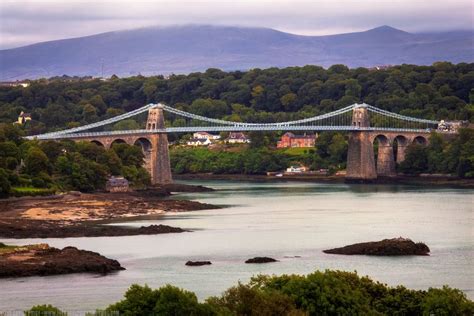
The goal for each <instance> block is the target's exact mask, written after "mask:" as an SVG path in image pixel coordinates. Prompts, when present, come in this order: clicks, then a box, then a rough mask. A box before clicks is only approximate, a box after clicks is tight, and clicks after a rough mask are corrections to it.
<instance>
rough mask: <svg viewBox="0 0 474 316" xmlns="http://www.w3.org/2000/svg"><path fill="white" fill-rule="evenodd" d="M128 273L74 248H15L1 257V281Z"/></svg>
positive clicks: (108, 262)
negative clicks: (7, 279) (68, 275)
mask: <svg viewBox="0 0 474 316" xmlns="http://www.w3.org/2000/svg"><path fill="white" fill-rule="evenodd" d="M119 270H125V268H123V267H122V266H121V265H120V263H119V262H118V261H117V260H113V259H109V258H106V257H104V256H102V255H100V254H98V253H96V252H92V251H87V250H80V249H77V248H75V247H65V248H63V249H58V248H53V247H49V246H48V245H47V244H40V245H30V246H22V247H16V248H14V249H12V250H10V251H8V252H4V253H2V254H1V255H0V278H8V277H27V276H46V275H55V274H69V273H80V272H88V273H100V274H107V273H110V272H113V271H119Z"/></svg>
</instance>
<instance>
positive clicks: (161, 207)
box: [0, 189, 217, 238]
mask: <svg viewBox="0 0 474 316" xmlns="http://www.w3.org/2000/svg"><path fill="white" fill-rule="evenodd" d="M168 195H169V192H168V191H166V190H165V191H163V190H154V189H152V190H144V191H137V192H121V193H91V194H84V193H78V192H77V193H72V194H71V193H70V194H62V195H56V196H50V197H31V198H16V199H15V198H14V199H8V200H2V201H0V237H3V238H52V237H82V236H84V237H92V236H125V235H140V234H160V233H178V232H184V231H185V230H183V229H181V228H177V227H170V226H166V225H150V226H142V227H139V228H135V227H127V226H106V225H103V223H104V221H110V220H121V219H126V218H137V217H138V218H140V217H150V216H162V215H164V214H166V213H172V212H185V211H195V210H203V209H213V208H217V207H216V206H214V205H210V204H205V203H199V202H195V201H187V200H173V199H169V198H167V196H168Z"/></svg>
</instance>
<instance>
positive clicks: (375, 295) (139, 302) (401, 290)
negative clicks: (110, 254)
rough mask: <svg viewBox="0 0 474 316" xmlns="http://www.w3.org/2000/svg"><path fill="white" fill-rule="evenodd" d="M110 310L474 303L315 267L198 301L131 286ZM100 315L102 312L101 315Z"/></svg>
mask: <svg viewBox="0 0 474 316" xmlns="http://www.w3.org/2000/svg"><path fill="white" fill-rule="evenodd" d="M106 311H108V312H117V313H119V314H120V315H126V316H135V315H137V316H138V315H197V316H200V315H258V316H267V315H268V316H270V315H293V316H297V315H325V316H326V315H327V316H329V315H400V316H401V315H437V316H438V315H460V316H461V315H462V316H464V315H466V316H471V315H473V313H474V302H472V301H470V300H468V299H467V298H466V295H465V294H464V293H462V292H461V291H460V290H457V289H452V288H450V287H447V286H444V287H443V288H441V289H429V290H428V291H419V290H410V289H407V288H405V287H403V286H398V287H395V288H393V287H389V286H387V285H385V284H382V283H379V282H374V281H372V280H371V279H370V278H368V277H359V276H358V275H357V273H355V272H343V271H331V270H326V271H324V272H321V271H316V272H314V273H311V274H308V275H306V276H301V275H282V276H265V275H259V276H256V277H253V278H252V279H251V281H250V282H249V283H248V284H241V283H239V284H238V285H237V286H234V287H231V288H230V289H228V290H227V291H225V292H224V293H223V294H222V295H221V296H219V297H210V298H208V299H207V300H206V302H205V303H199V302H198V301H197V298H196V295H195V294H194V293H192V292H189V291H185V290H181V289H178V288H176V287H173V286H171V285H167V286H164V287H161V288H159V289H157V290H153V289H151V288H149V287H148V286H146V285H145V286H139V285H132V286H131V287H130V288H129V289H128V291H127V292H126V293H125V299H124V300H122V301H120V302H117V303H115V304H112V305H110V306H109V307H108V308H107V309H106ZM96 315H101V314H100V313H99V314H96Z"/></svg>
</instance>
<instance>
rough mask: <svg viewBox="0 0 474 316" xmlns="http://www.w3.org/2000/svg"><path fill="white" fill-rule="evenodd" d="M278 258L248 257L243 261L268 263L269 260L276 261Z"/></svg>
mask: <svg viewBox="0 0 474 316" xmlns="http://www.w3.org/2000/svg"><path fill="white" fill-rule="evenodd" d="M277 261H278V260H276V259H273V258H269V257H255V258H251V259H248V260H247V261H245V263H269V262H277Z"/></svg>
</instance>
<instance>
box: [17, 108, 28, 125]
mask: <svg viewBox="0 0 474 316" xmlns="http://www.w3.org/2000/svg"><path fill="white" fill-rule="evenodd" d="M27 121H31V114H30V113H25V112H23V111H21V113H20V115H18V120H17V121H16V122H15V123H16V124H20V125H23V124H25V123H26V122H27Z"/></svg>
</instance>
